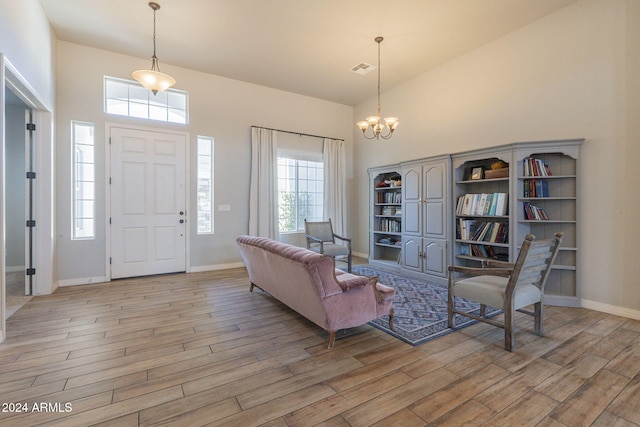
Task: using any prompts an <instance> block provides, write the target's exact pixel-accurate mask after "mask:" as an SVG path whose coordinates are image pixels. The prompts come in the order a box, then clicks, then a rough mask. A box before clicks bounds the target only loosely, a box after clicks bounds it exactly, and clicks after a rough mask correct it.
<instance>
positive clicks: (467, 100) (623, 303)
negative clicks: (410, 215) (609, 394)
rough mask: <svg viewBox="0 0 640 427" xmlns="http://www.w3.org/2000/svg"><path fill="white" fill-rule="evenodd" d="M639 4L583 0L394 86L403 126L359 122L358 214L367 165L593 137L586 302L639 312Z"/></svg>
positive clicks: (586, 154)
mask: <svg viewBox="0 0 640 427" xmlns="http://www.w3.org/2000/svg"><path fill="white" fill-rule="evenodd" d="M639 9H640V8H639V7H638V2H637V1H634V0H608V1H600V0H581V1H578V2H576V3H574V4H572V5H569V6H567V7H566V8H563V9H561V10H559V11H558V12H556V13H553V14H552V15H549V16H547V17H545V18H543V19H541V20H539V21H537V22H534V23H532V24H530V25H528V26H526V27H524V28H522V29H519V30H517V31H515V32H513V33H511V34H509V35H508V36H505V37H503V38H501V39H499V40H496V41H495V42H492V43H490V44H487V45H485V46H483V47H482V48H479V49H477V50H475V51H473V52H470V53H468V54H466V55H463V56H461V57H459V58H457V59H456V60H454V61H451V62H449V63H447V64H445V65H443V66H441V67H439V68H437V69H435V70H433V71H431V72H428V73H426V74H424V75H422V76H420V77H418V78H416V79H414V80H413V81H410V82H407V83H406V84H404V85H402V86H400V87H396V88H394V89H393V90H390V91H388V92H385V93H384V94H383V96H382V108H383V110H384V111H383V115H385V114H389V115H397V116H398V117H399V118H400V127H399V128H398V131H397V135H395V136H394V137H393V138H392V140H391V141H390V142H370V141H364V140H363V139H362V138H361V137H358V136H357V134H354V141H355V144H354V149H355V156H354V159H355V164H354V170H355V171H356V173H355V179H356V181H355V188H354V190H353V192H354V194H357V197H358V199H357V201H356V205H355V206H354V209H353V210H352V212H351V214H352V215H353V217H359V218H366V217H367V212H368V206H367V202H368V200H367V173H366V169H367V168H368V167H371V166H377V165H385V164H389V163H394V162H397V161H401V160H409V159H415V158H421V157H428V156H432V155H438V154H443V153H455V152H459V151H465V150H469V149H474V148H481V147H488V146H492V145H500V144H506V143H510V142H518V141H537V140H548V139H562V138H580V137H584V138H586V139H587V141H586V142H585V144H584V145H583V148H582V151H581V167H582V187H581V191H580V195H579V196H580V198H581V206H582V211H581V216H582V228H581V233H580V240H581V249H582V253H581V263H580V267H579V272H580V275H581V279H582V281H581V292H582V295H581V296H582V298H583V299H584V300H585V301H584V303H585V306H589V305H591V306H592V308H598V309H603V310H605V309H607V307H606V305H612V306H615V307H622V308H628V309H631V310H635V312H633V313H632V314H633V315H636V316H640V311H637V310H640V286H639V285H638V264H639V263H638V262H637V253H638V251H637V248H636V247H637V244H636V240H637V239H636V237H635V236H638V235H640V222H639V221H638V220H637V219H636V218H635V213H636V212H638V207H639V205H638V203H639V201H640V191H638V188H640V187H639V186H638V173H637V165H638V162H639V161H640V156H639V155H638V154H639V149H638V144H637V141H638V138H637V136H638V130H637V129H638V122H637V120H636V121H635V123H632V120H633V115H632V114H631V113H632V112H635V113H636V115H635V117H636V118H637V117H638V116H637V112H638V108H637V107H638V106H637V103H638V101H637V99H638V97H637V94H638V88H639V87H640V86H639V85H640V82H639V80H638V78H637V77H638V75H639V74H638V58H639V57H638V47H637V44H638V43H637V41H638V40H639V39H640V38H638V29H637V27H638V25H637V23H638V22H640V14H639V13H638V10H639ZM634 94H635V95H636V96H635V97H634V96H633V95H634ZM374 107H375V104H374V103H373V101H370V102H367V103H363V104H361V105H358V106H356V108H355V110H354V114H355V116H356V118H358V117H364V116H366V115H368V113H370V112H371V111H373V109H374ZM633 136H636V138H633ZM372 147H373V149H372ZM367 227H368V224H367V223H366V221H362V222H361V223H360V224H359V226H358V227H357V229H356V230H355V240H354V241H355V242H356V245H357V246H356V247H357V250H358V251H361V252H367V245H368V234H367ZM623 311H624V310H623Z"/></svg>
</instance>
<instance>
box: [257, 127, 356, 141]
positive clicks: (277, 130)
mask: <svg viewBox="0 0 640 427" xmlns="http://www.w3.org/2000/svg"><path fill="white" fill-rule="evenodd" d="M251 127H252V128H258V129H266V130H275V131H276V132H284V133H292V134H294V135H300V136H310V137H313V138H322V139H324V138H328V139H337V140H338V141H344V139H342V138H331V137H329V136H320V135H311V134H308V133H300V132H293V131H290V130H282V129H273V128H266V127H263V126H251Z"/></svg>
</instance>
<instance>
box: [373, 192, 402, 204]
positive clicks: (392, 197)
mask: <svg viewBox="0 0 640 427" xmlns="http://www.w3.org/2000/svg"><path fill="white" fill-rule="evenodd" d="M378 203H402V193H400V192H399V191H385V192H380V193H378Z"/></svg>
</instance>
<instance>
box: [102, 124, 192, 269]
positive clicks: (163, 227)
mask: <svg viewBox="0 0 640 427" xmlns="http://www.w3.org/2000/svg"><path fill="white" fill-rule="evenodd" d="M109 136H110V153H111V168H110V171H111V174H110V177H109V182H110V201H111V216H110V242H111V250H110V253H111V255H110V270H111V278H112V279H118V278H124V277H135V276H147V275H152V274H164V273H174V272H182V271H185V270H186V241H187V237H186V234H187V224H186V221H187V215H186V206H187V204H186V176H187V175H186V159H187V156H186V153H187V141H188V134H187V133H180V132H169V131H159V130H153V129H146V128H138V127H136V128H133V127H123V126H118V125H110V126H109Z"/></svg>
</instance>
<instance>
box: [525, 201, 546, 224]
mask: <svg viewBox="0 0 640 427" xmlns="http://www.w3.org/2000/svg"><path fill="white" fill-rule="evenodd" d="M523 205H524V218H525V219H528V220H531V221H546V220H548V219H549V215H547V213H546V212H545V210H544V209H542V208H541V207H539V206H534V205H532V204H531V203H529V202H524V203H523Z"/></svg>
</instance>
